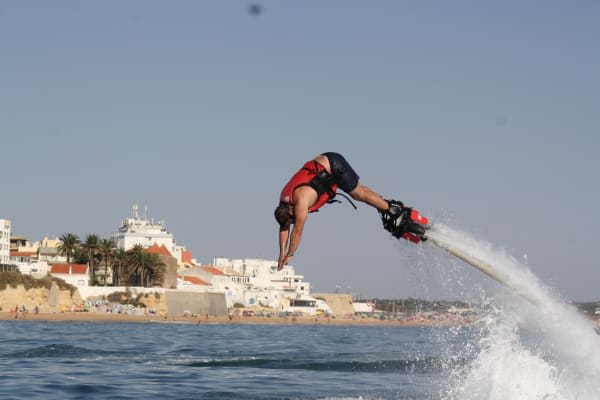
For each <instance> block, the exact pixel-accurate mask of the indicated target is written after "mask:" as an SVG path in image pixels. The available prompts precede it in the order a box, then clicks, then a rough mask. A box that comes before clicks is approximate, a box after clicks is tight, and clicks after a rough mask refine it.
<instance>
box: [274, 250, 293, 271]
mask: <svg viewBox="0 0 600 400" xmlns="http://www.w3.org/2000/svg"><path fill="white" fill-rule="evenodd" d="M292 257H293V256H290V255H285V254H284V255H283V256H279V260H278V262H277V271H281V270H282V269H283V266H284V265H288V264H289V263H290V260H291V259H292Z"/></svg>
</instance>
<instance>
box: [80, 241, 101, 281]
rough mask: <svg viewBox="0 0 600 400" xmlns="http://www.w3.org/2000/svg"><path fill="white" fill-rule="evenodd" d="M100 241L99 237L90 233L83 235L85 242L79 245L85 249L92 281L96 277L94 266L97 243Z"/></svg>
mask: <svg viewBox="0 0 600 400" xmlns="http://www.w3.org/2000/svg"><path fill="white" fill-rule="evenodd" d="M99 242H100V238H99V237H98V235H96V234H94V233H91V234H89V235H87V236H86V237H85V242H84V243H83V244H82V245H81V247H82V248H83V249H84V250H85V252H86V254H87V255H88V261H89V265H90V278H91V281H92V282H94V280H95V279H96V274H95V268H96V263H97V261H98V259H97V255H98V243H99Z"/></svg>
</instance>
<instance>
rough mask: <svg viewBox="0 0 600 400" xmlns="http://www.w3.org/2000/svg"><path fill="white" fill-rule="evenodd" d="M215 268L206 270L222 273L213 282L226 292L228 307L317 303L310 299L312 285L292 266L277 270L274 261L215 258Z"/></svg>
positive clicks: (276, 306) (285, 305)
mask: <svg viewBox="0 0 600 400" xmlns="http://www.w3.org/2000/svg"><path fill="white" fill-rule="evenodd" d="M213 265H214V267H204V268H205V269H206V270H211V268H212V270H213V272H214V270H219V271H222V275H220V276H218V277H217V278H216V279H213V280H212V281H211V283H212V284H213V286H215V287H219V288H220V289H221V290H223V291H224V292H225V294H226V298H227V301H228V306H231V305H233V304H235V303H241V304H243V305H245V306H250V307H253V306H259V307H270V308H280V309H283V308H284V307H287V306H289V304H290V302H291V301H293V300H300V299H304V300H308V301H316V299H314V298H312V297H310V283H309V282H305V281H304V277H303V276H302V275H299V274H296V272H295V270H294V267H292V266H290V265H287V266H285V267H284V268H283V269H282V270H281V271H277V261H275V260H264V259H256V258H246V259H228V258H224V257H216V258H215V259H214V260H213Z"/></svg>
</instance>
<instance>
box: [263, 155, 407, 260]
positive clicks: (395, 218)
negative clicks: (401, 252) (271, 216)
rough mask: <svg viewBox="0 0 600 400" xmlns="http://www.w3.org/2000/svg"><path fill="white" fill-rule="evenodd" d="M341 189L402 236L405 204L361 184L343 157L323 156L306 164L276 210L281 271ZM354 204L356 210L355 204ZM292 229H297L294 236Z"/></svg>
mask: <svg viewBox="0 0 600 400" xmlns="http://www.w3.org/2000/svg"><path fill="white" fill-rule="evenodd" d="M338 188H339V189H342V190H343V191H344V192H346V193H348V194H349V195H350V197H352V199H354V200H356V201H360V202H363V203H366V204H368V205H370V206H372V207H374V208H375V209H377V210H378V211H379V214H380V216H381V219H382V221H383V226H384V229H386V230H387V231H389V232H396V233H397V232H398V229H399V226H400V224H401V221H402V220H403V219H404V217H405V215H406V213H407V210H409V209H408V208H405V207H404V205H403V204H402V202H399V201H396V200H387V199H384V198H383V197H382V196H381V195H379V194H378V193H376V192H374V191H373V190H371V189H370V188H369V187H367V186H365V185H363V184H361V183H360V182H359V176H358V174H357V173H356V172H355V171H354V169H352V167H351V166H350V164H349V163H348V161H346V159H345V158H344V157H343V156H342V155H341V154H338V153H333V152H327V153H323V154H320V155H318V156H317V157H315V158H314V159H312V160H310V161H308V162H306V163H305V164H304V166H303V167H302V168H301V169H300V170H299V171H298V172H296V173H295V174H294V176H292V178H291V179H290V181H289V182H288V183H287V184H286V185H285V186H284V188H283V190H282V191H281V195H280V198H279V205H278V206H277V208H275V219H276V220H277V222H278V223H279V258H278V263H277V269H278V270H281V269H282V268H283V266H284V265H286V264H288V263H289V262H290V260H291V258H292V257H293V256H294V253H295V252H296V250H298V246H299V245H300V239H301V238H302V231H303V229H304V224H305V222H306V218H307V217H308V214H309V213H312V212H315V211H318V210H319V208H321V207H322V206H323V205H325V204H327V203H331V202H334V201H337V200H334V197H335V196H336V193H337V189H338ZM342 196H343V195H342ZM344 197H346V196H344ZM346 198H347V197H346ZM348 200H349V201H350V199H348ZM350 203H351V204H352V206H353V207H354V208H356V206H354V204H353V203H352V201H350ZM291 225H293V228H292V231H291V234H290V226H291Z"/></svg>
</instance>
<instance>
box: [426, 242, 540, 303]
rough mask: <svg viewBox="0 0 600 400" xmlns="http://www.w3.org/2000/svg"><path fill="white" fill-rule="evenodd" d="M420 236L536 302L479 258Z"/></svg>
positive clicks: (531, 301) (528, 299) (530, 300)
mask: <svg viewBox="0 0 600 400" xmlns="http://www.w3.org/2000/svg"><path fill="white" fill-rule="evenodd" d="M422 237H423V239H426V240H427V241H428V242H430V243H433V244H435V245H436V246H438V247H440V248H441V249H444V250H445V251H447V252H448V253H450V254H452V255H453V256H455V257H457V258H459V259H461V260H463V261H464V262H466V263H467V264H470V265H472V266H473V267H475V268H477V269H478V270H479V271H481V272H483V273H484V274H486V275H487V276H489V277H490V278H492V279H494V280H495V281H496V282H499V283H501V284H503V285H504V286H506V287H508V288H510V289H512V290H513V291H514V292H515V293H517V294H518V295H519V296H521V297H523V298H524V299H525V300H527V301H529V302H530V303H533V304H535V303H536V301H535V300H534V299H533V298H532V297H531V296H529V295H528V294H527V293H524V292H523V290H521V289H519V288H516V287H515V286H513V285H511V284H510V283H508V282H507V281H506V280H505V279H503V278H502V277H501V276H500V275H499V274H497V273H496V272H495V271H494V270H493V268H492V267H490V266H489V265H488V264H486V263H484V262H483V261H481V260H480V259H478V258H476V257H473V256H471V255H469V254H466V253H464V252H462V251H460V250H458V249H456V248H454V247H451V246H449V245H447V244H446V243H442V242H441V241H439V240H436V239H435V238H433V237H431V236H430V235H427V234H425V235H423V236H422Z"/></svg>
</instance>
